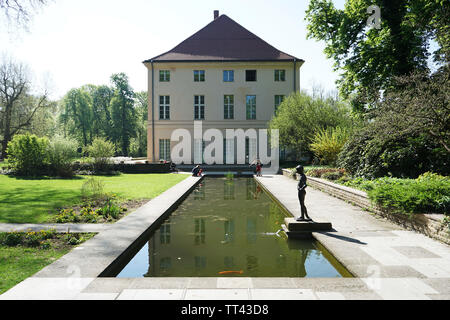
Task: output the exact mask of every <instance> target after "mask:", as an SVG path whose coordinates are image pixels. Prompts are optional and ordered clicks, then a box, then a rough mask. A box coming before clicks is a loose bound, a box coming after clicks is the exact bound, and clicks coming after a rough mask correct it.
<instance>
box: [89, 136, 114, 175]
mask: <svg viewBox="0 0 450 320" xmlns="http://www.w3.org/2000/svg"><path fill="white" fill-rule="evenodd" d="M85 151H86V153H87V154H89V156H90V157H91V158H92V159H93V160H94V163H93V164H94V171H95V172H108V171H109V167H110V164H111V160H110V158H111V157H113V156H114V152H115V147H114V144H113V143H112V142H110V141H107V140H106V139H104V138H95V139H94V141H92V144H91V145H89V146H87V147H86V148H85Z"/></svg>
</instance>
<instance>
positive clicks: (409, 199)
mask: <svg viewBox="0 0 450 320" xmlns="http://www.w3.org/2000/svg"><path fill="white" fill-rule="evenodd" d="M343 185H346V186H349V187H353V188H358V189H361V190H364V191H366V192H367V194H368V196H369V198H370V199H371V200H372V201H373V202H374V203H376V204H378V205H380V206H381V207H383V208H385V209H388V210H392V211H393V212H399V213H407V214H413V213H446V212H449V211H450V178H449V177H445V176H441V175H437V174H434V173H425V174H423V175H421V176H419V177H418V178H417V179H398V178H388V177H385V178H379V179H374V180H365V179H362V178H356V179H352V180H350V181H347V182H344V183H343Z"/></svg>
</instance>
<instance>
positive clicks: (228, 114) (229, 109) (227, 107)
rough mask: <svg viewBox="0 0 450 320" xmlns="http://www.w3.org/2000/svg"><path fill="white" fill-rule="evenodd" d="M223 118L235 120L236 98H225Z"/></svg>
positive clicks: (230, 96)
mask: <svg viewBox="0 0 450 320" xmlns="http://www.w3.org/2000/svg"><path fill="white" fill-rule="evenodd" d="M223 118H224V119H234V96H233V95H225V96H223Z"/></svg>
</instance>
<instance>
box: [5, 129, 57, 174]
mask: <svg viewBox="0 0 450 320" xmlns="http://www.w3.org/2000/svg"><path fill="white" fill-rule="evenodd" d="M48 145H49V142H48V139H47V138H38V137H37V136H36V135H29V134H25V135H15V136H14V137H13V139H12V140H11V141H10V142H9V144H8V151H7V153H8V162H9V164H10V165H11V166H12V168H13V171H14V172H15V174H17V175H23V176H39V175H43V174H45V173H46V165H47V149H48Z"/></svg>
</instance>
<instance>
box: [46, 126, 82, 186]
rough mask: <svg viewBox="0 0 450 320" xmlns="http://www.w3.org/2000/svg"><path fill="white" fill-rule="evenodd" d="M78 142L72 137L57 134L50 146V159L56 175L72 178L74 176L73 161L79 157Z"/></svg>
mask: <svg viewBox="0 0 450 320" xmlns="http://www.w3.org/2000/svg"><path fill="white" fill-rule="evenodd" d="M77 147H78V143H77V142H76V141H75V140H73V139H70V138H63V137H61V136H58V135H57V136H55V137H53V138H52V139H51V140H50V143H49V146H48V161H49V164H50V169H51V171H52V173H53V174H54V175H57V176H60V177H66V178H70V177H72V176H73V167H72V161H73V160H74V159H75V158H76V157H77Z"/></svg>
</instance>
